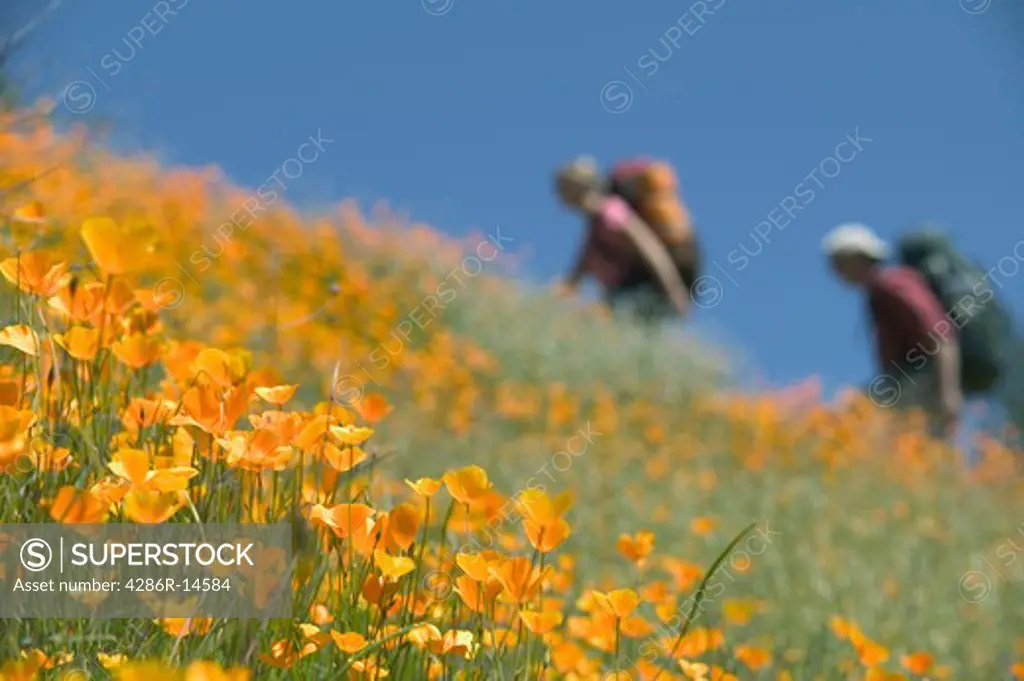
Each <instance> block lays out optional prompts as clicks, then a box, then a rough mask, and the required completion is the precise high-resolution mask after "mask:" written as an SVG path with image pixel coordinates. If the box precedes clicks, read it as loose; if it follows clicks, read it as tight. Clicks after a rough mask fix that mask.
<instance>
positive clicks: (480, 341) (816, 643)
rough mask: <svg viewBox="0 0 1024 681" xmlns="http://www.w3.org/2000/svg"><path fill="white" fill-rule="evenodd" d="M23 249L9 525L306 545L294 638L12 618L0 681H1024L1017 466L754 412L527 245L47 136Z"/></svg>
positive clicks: (897, 427) (10, 199) (39, 149)
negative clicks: (524, 285) (275, 525)
mask: <svg viewBox="0 0 1024 681" xmlns="http://www.w3.org/2000/svg"><path fill="white" fill-rule="evenodd" d="M246 216H248V217H246ZM0 228H2V238H3V244H2V248H3V253H2V256H0V274H2V275H3V281H2V282H0V286H2V293H0V296H2V297H0V310H2V314H3V315H4V316H3V320H4V321H3V327H2V331H0V470H2V471H3V472H2V474H0V522H3V523H55V522H62V523H68V524H81V523H272V522H282V521H283V522H288V523H290V524H291V527H292V531H293V550H294V563H293V570H294V572H293V577H292V585H291V587H292V588H291V591H292V594H293V600H292V612H293V618H292V619H270V620H266V621H258V620H237V619H208V618H198V617H197V618H192V619H183V618H163V619H153V620H142V619H139V620H107V619H94V620H85V619H75V620H67V619H49V620H43V619H25V620H11V619H8V620H3V621H2V623H0V678H2V679H5V680H6V679H19V680H20V679H34V678H65V679H74V680H76V681H84V680H85V679H102V678H121V679H145V680H146V681H159V680H162V679H184V680H187V681H214V680H221V679H233V680H234V679H249V678H252V679H285V678H300V679H333V678H358V679H384V678H388V679H417V680H418V679H427V678H430V679H510V680H511V679H535V678H536V679H609V680H611V679H647V680H653V679H663V680H666V681H667V680H668V679H694V680H698V679H780V680H781V679H792V680H809V679H874V680H883V679H885V680H891V679H918V678H920V679H925V678H930V679H939V678H947V679H953V678H955V679H978V680H986V681H987V680H989V679H1005V678H1014V676H1013V674H1014V673H1016V674H1017V676H1016V678H1024V595H1022V590H1021V582H1022V580H1024V569H1022V568H1021V566H1022V565H1024V497H1022V494H1021V493H1022V491H1024V486H1022V484H1021V482H1020V480H1019V476H1018V474H1017V472H1016V470H1015V461H1014V458H1013V455H1012V453H1011V452H1009V451H1007V450H1006V449H1004V448H1003V447H1001V446H1000V445H999V444H998V443H997V442H994V441H985V442H982V443H981V446H982V448H983V449H984V451H985V460H984V461H983V463H982V464H981V465H980V466H979V467H978V468H977V469H975V470H973V471H971V472H970V473H967V472H965V471H964V470H962V468H961V464H960V455H959V453H958V452H955V451H952V450H951V449H950V448H949V447H947V446H946V445H942V444H938V443H935V442H931V441H929V440H928V439H927V438H926V437H925V436H924V435H923V430H922V427H921V423H920V422H919V421H918V420H917V419H915V418H906V417H904V418H897V417H896V416H894V415H893V414H892V413H889V412H885V411H881V410H878V409H877V408H875V407H874V406H872V404H871V403H870V402H869V401H868V400H866V399H864V398H860V397H857V396H855V395H852V394H851V395H850V396H849V397H848V398H845V399H842V400H839V401H838V402H837V403H836V404H822V405H817V406H814V407H813V408H808V409H803V410H799V411H795V410H792V409H788V408H787V405H786V404H785V403H783V402H781V401H778V400H774V399H773V398H771V397H763V398H751V397H740V396H736V395H730V393H729V391H727V390H726V387H727V380H728V378H729V376H728V373H727V371H726V369H727V366H726V365H725V364H724V363H723V361H724V360H722V359H720V358H718V356H717V355H716V353H715V351H713V350H712V349H710V348H704V347H699V346H698V344H696V342H684V341H680V340H679V339H678V338H676V337H669V336H668V335H664V336H662V335H654V334H653V332H648V331H644V330H641V329H639V328H634V327H632V326H630V325H628V324H622V323H615V324H613V323H611V322H610V321H609V320H608V319H607V318H606V317H604V316H603V315H602V314H600V313H599V312H597V311H596V310H589V309H585V308H581V307H580V306H573V305H569V304H567V303H564V302H559V301H555V300H552V299H549V298H548V297H546V296H542V295H538V294H528V293H525V292H523V291H522V290H521V289H520V288H517V286H516V285H515V284H514V283H513V280H512V278H511V276H510V275H511V273H513V272H514V264H515V248H514V246H515V239H516V235H515V232H514V229H512V228H504V227H502V228H500V229H498V228H495V229H494V230H492V231H490V232H487V231H486V230H485V233H483V234H481V235H480V236H479V237H474V238H471V239H468V240H466V241H464V242H459V243H456V242H454V241H451V240H448V239H446V238H443V237H442V236H440V235H439V234H438V233H436V232H434V231H432V230H431V229H429V228H427V227H423V226H416V225H408V224H405V223H404V222H403V221H400V220H398V219H396V218H394V217H392V216H389V215H388V214H386V213H384V212H381V213H379V214H375V215H374V216H373V217H372V218H366V217H364V216H361V215H360V214H359V212H358V211H357V210H356V209H355V208H353V207H351V206H347V205H341V206H339V207H338V208H337V209H336V210H334V211H333V212H332V213H330V214H322V215H304V214H300V213H299V212H297V211H295V210H293V209H292V208H290V207H288V206H287V205H286V204H285V201H284V199H283V198H276V199H273V200H271V199H269V198H268V197H267V196H266V195H257V194H255V193H254V192H252V191H249V190H245V189H242V188H238V187H233V186H230V185H229V184H228V183H227V182H226V181H224V179H223V178H222V177H221V176H220V175H219V174H218V173H217V171H216V170H213V169H172V168H164V167H161V166H160V165H159V164H158V163H156V162H155V161H153V160H151V159H148V158H145V157H138V158H125V157H119V156H116V155H114V154H111V153H108V152H105V151H104V150H103V148H102V147H100V146H98V145H96V144H94V143H93V142H91V141H90V138H89V136H88V135H87V134H86V133H85V131H83V130H73V131H70V132H61V133H58V132H57V131H55V129H54V128H53V127H52V125H51V123H50V122H49V121H48V118H47V116H46V111H45V110H44V109H43V110H23V111H15V112H11V113H7V114H3V118H2V119H0ZM2 542H3V539H2V538H0V546H2ZM0 550H11V549H10V548H9V547H6V548H0ZM4 597H7V595H6V594H5V595H4Z"/></svg>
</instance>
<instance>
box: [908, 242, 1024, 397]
mask: <svg viewBox="0 0 1024 681" xmlns="http://www.w3.org/2000/svg"><path fill="white" fill-rule="evenodd" d="M898 251H899V259H900V262H901V263H902V264H904V265H907V266H909V267H912V268H914V269H915V270H917V271H918V272H920V273H921V275H922V276H923V277H924V279H925V281H927V282H928V285H929V286H930V287H931V289H932V291H933V292H934V293H935V295H936V297H937V298H938V299H939V301H940V302H941V303H942V307H943V309H945V310H946V313H947V315H948V316H949V318H950V321H951V322H952V323H954V324H955V325H956V326H957V329H958V331H957V333H958V335H959V340H960V376H961V378H960V381H961V387H962V389H963V392H964V394H965V395H973V394H978V393H984V392H987V391H989V390H991V389H992V388H993V387H994V386H995V385H996V384H997V383H998V382H999V379H1000V377H1001V376H1002V374H1003V373H1004V371H1005V361H1006V360H1005V353H1006V352H1007V351H1008V349H1009V346H1010V341H1011V339H1012V337H1013V319H1012V317H1011V316H1010V315H1009V313H1008V312H1007V310H1006V308H1005V307H1004V306H1003V305H1002V304H1001V303H1000V301H999V300H998V299H997V298H996V295H995V291H994V290H993V288H992V286H991V285H990V283H989V281H988V274H987V273H986V272H985V270H984V269H983V268H982V267H980V266H978V265H977V264H976V263H975V262H973V261H971V260H968V259H967V258H966V257H964V256H963V255H962V254H961V253H959V252H958V251H957V250H956V248H954V246H953V244H952V243H950V241H949V240H948V239H947V238H946V237H945V236H944V235H943V234H941V233H939V232H937V231H932V230H928V231H920V232H914V233H912V234H908V235H906V236H904V237H903V238H902V239H901V240H900V242H899V245H898Z"/></svg>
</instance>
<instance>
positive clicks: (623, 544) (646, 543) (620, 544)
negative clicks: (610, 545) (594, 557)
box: [615, 530, 654, 565]
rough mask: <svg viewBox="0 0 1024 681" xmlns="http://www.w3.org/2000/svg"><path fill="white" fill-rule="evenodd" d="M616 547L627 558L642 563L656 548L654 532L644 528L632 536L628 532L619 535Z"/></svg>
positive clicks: (632, 561)
mask: <svg viewBox="0 0 1024 681" xmlns="http://www.w3.org/2000/svg"><path fill="white" fill-rule="evenodd" d="M615 548H616V549H618V551H619V553H620V554H621V555H622V556H623V557H624V558H625V559H626V560H628V561H629V562H631V563H635V564H637V565H640V564H642V563H643V562H644V561H645V560H646V558H647V556H649V555H650V554H651V551H653V550H654V533H653V532H649V531H646V530H644V531H642V532H637V533H636V535H635V536H632V537H631V536H630V535H628V534H622V535H619V540H618V541H617V542H616V543H615Z"/></svg>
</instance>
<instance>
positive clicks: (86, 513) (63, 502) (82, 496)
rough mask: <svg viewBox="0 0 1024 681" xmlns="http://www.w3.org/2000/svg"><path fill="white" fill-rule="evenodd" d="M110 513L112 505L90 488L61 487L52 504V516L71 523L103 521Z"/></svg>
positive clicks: (61, 521) (57, 519)
mask: <svg viewBox="0 0 1024 681" xmlns="http://www.w3.org/2000/svg"><path fill="white" fill-rule="evenodd" d="M109 514H110V505H109V504H107V503H106V502H104V501H102V500H101V499H100V498H99V497H97V496H96V495H94V494H93V493H92V492H91V491H89V490H78V489H75V488H74V487H61V488H60V489H59V490H57V496H56V497H55V498H54V500H53V503H52V504H51V505H50V517H51V518H52V519H54V520H56V521H57V522H60V523H66V524H69V525H78V524H89V523H102V522H104V521H105V520H106V519H107V516H108V515H109Z"/></svg>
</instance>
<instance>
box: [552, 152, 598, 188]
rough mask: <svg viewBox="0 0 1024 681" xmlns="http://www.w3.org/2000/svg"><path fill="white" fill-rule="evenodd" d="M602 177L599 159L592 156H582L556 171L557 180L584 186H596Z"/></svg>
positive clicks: (557, 182)
mask: <svg viewBox="0 0 1024 681" xmlns="http://www.w3.org/2000/svg"><path fill="white" fill-rule="evenodd" d="M600 179H601V171H600V169H599V168H598V167H597V161H595V160H594V159H593V158H592V157H590V156H580V157H579V158H576V159H573V160H572V161H570V162H569V163H566V164H565V165H563V166H562V167H561V168H559V169H558V171H557V172H556V173H555V182H556V184H558V185H561V184H563V183H566V184H573V185H578V186H582V187H593V186H596V185H597V184H598V183H599V182H600Z"/></svg>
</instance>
